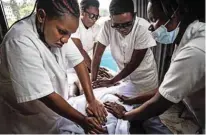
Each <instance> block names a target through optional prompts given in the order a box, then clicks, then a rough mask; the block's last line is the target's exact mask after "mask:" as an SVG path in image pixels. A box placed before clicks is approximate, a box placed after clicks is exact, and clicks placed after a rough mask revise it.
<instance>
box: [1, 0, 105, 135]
mask: <svg viewBox="0 0 206 135" xmlns="http://www.w3.org/2000/svg"><path fill="white" fill-rule="evenodd" d="M35 9H36V12H32V13H31V15H29V16H28V17H26V18H23V19H22V20H19V21H17V22H16V23H15V24H14V25H13V26H12V27H11V28H10V30H9V31H8V33H7V34H6V36H5V37H4V39H3V42H2V44H1V48H0V49H1V53H0V59H1V63H0V99H1V100H0V101H1V104H0V107H1V109H0V113H1V117H0V121H1V124H0V133H26V134H31V133H60V129H61V126H63V125H69V124H71V123H76V124H78V125H80V126H81V127H82V128H83V129H84V132H85V133H105V132H106V131H105V129H103V128H102V126H101V125H102V123H101V122H102V121H104V117H106V111H105V109H104V107H103V105H102V104H101V103H100V102H99V101H97V100H96V98H95V97H94V94H93V92H92V90H91V83H90V79H89V75H88V71H87V69H86V66H85V65H84V63H83V62H82V61H83V58H82V56H81V54H80V52H79V51H78V49H77V47H76V46H75V45H74V43H73V42H72V41H71V40H69V38H70V35H71V34H72V33H74V32H75V31H76V29H77V28H78V25H79V16H80V13H79V6H78V2H77V1H76V0H46V1H45V0H38V1H37V2H36V8H34V10H35ZM34 10H33V11H34ZM68 67H70V68H71V67H74V68H75V69H76V70H77V72H78V73H79V72H80V73H81V74H79V76H80V78H81V80H84V86H85V89H84V90H85V96H86V100H87V102H88V107H87V109H89V110H90V111H91V112H92V113H93V117H87V116H85V115H83V114H82V113H80V112H78V111H77V110H75V109H74V108H73V107H71V106H70V105H69V104H68V103H67V102H66V100H67V98H68V95H67V96H65V95H64V93H65V90H67V75H66V69H67V68H68ZM68 78H69V76H68ZM97 116H98V118H99V117H100V118H102V119H97ZM2 123H3V124H2ZM65 132H66V133H68V132H69V131H65Z"/></svg>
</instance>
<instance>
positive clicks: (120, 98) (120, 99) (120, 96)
mask: <svg viewBox="0 0 206 135" xmlns="http://www.w3.org/2000/svg"><path fill="white" fill-rule="evenodd" d="M114 95H115V96H117V97H118V98H119V101H120V102H122V101H123V99H122V95H119V94H117V93H116V94H114Z"/></svg>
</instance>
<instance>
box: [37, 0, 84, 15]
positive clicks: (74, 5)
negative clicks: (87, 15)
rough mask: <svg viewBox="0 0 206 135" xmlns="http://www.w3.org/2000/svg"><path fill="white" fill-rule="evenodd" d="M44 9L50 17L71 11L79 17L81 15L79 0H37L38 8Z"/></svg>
mask: <svg viewBox="0 0 206 135" xmlns="http://www.w3.org/2000/svg"><path fill="white" fill-rule="evenodd" d="M40 8H42V9H44V11H45V12H46V14H47V15H48V17H58V16H62V15H63V14H64V13H69V14H71V15H73V16H75V17H77V18H79V16H80V11H79V5H78V2H77V0H37V9H40Z"/></svg>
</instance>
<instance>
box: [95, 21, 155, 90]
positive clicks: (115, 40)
mask: <svg viewBox="0 0 206 135" xmlns="http://www.w3.org/2000/svg"><path fill="white" fill-rule="evenodd" d="M148 27H149V23H148V22H147V21H146V20H144V19H142V18H138V17H137V18H136V20H135V23H134V26H133V28H132V31H131V32H130V33H129V34H128V35H127V36H126V37H122V36H121V34H120V33H119V32H118V31H116V30H115V29H113V28H112V27H111V20H108V21H106V22H105V24H104V26H103V28H102V30H101V31H100V33H99V35H98V41H99V42H100V43H102V44H103V45H105V46H108V45H109V44H110V48H111V53H112V56H113V58H114V59H115V61H116V62H117V65H118V67H119V69H120V70H122V69H124V63H129V62H130V60H131V57H132V53H133V51H134V50H140V49H146V48H147V49H148V50H147V52H146V54H145V57H144V59H143V60H142V62H141V64H140V65H139V66H138V67H137V69H136V70H135V71H133V72H132V73H131V74H130V75H129V76H128V77H127V78H126V80H131V81H132V82H133V83H134V84H135V85H136V87H137V89H138V91H148V90H152V89H155V88H157V87H158V74H157V68H156V62H155V59H154V56H153V53H152V51H151V49H150V47H153V46H155V45H156V42H155V40H154V39H153V38H152V36H151V34H150V32H149V31H148Z"/></svg>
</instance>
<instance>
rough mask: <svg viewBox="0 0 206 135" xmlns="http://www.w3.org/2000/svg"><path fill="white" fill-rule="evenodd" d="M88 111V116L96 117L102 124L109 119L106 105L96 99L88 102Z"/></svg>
mask: <svg viewBox="0 0 206 135" xmlns="http://www.w3.org/2000/svg"><path fill="white" fill-rule="evenodd" d="M86 113H87V115H88V116H93V117H95V118H96V119H97V120H98V122H99V123H100V124H101V125H105V123H106V121H107V120H106V117H107V111H106V109H105V108H104V105H103V104H102V103H100V102H99V101H98V100H94V101H93V102H91V103H88V104H87V107H86Z"/></svg>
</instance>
